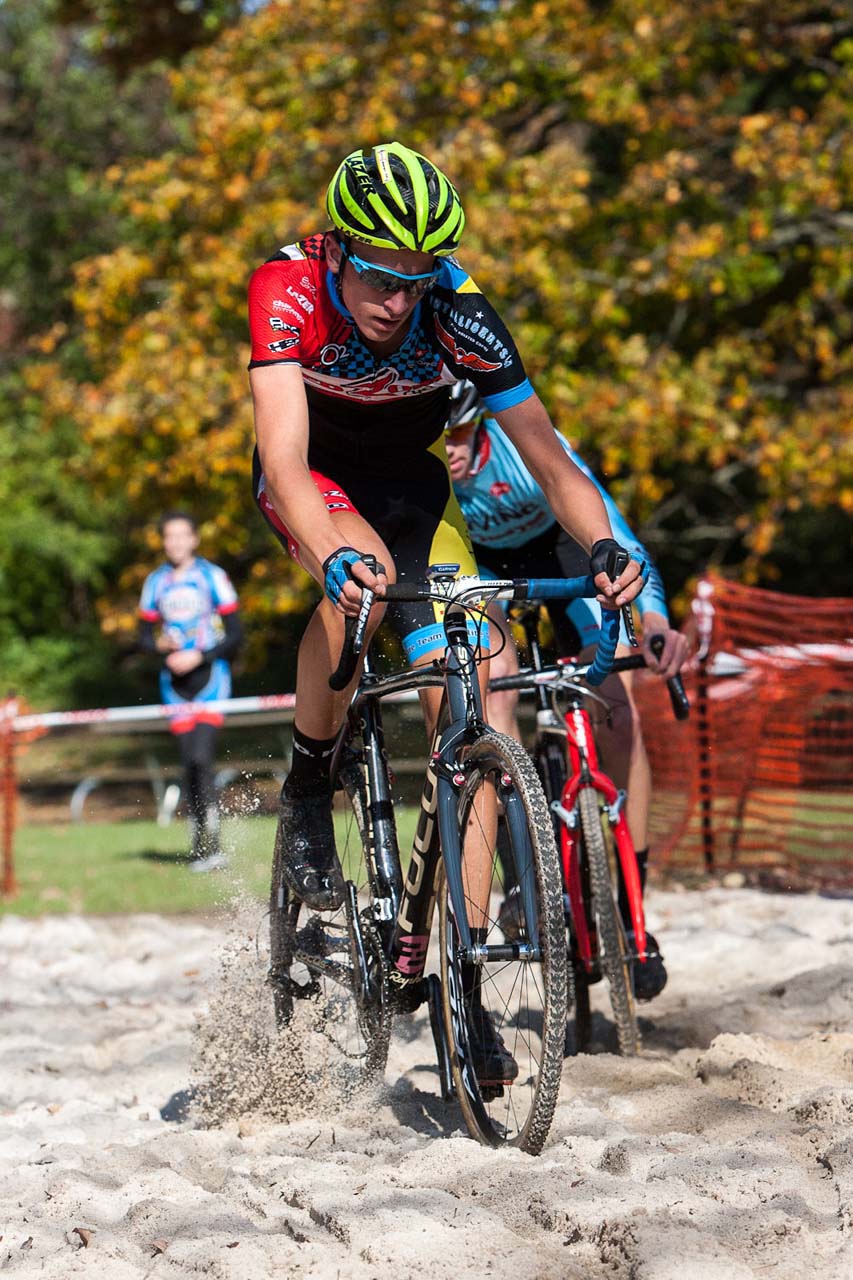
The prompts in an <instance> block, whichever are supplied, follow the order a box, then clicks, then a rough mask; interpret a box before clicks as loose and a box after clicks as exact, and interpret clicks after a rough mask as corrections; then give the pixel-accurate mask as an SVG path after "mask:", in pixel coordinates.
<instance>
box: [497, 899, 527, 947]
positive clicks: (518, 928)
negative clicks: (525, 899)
mask: <svg viewBox="0 0 853 1280" xmlns="http://www.w3.org/2000/svg"><path fill="white" fill-rule="evenodd" d="M523 927H524V908H523V907H522V905H521V893H520V892H519V889H518V885H516V886H515V888H514V889H510V891H509V893H508V894H507V895H506V897H505V898H504V900H503V902H502V903H501V905H500V910H499V911H498V928H499V929H500V931H501V933H502V934H503V936H504V941H505V942H518V941H519V939H520V938H521V932H522V929H523Z"/></svg>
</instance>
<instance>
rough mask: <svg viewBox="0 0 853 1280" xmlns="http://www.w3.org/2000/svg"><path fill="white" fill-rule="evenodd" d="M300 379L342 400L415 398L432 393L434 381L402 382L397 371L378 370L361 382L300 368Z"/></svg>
mask: <svg viewBox="0 0 853 1280" xmlns="http://www.w3.org/2000/svg"><path fill="white" fill-rule="evenodd" d="M302 377H303V379H304V380H305V383H306V385H307V386H309V387H314V388H315V389H316V390H317V391H322V392H323V393H324V394H325V395H329V396H336V397H338V398H339V399H342V400H362V401H368V402H369V401H371V400H396V399H397V398H398V397H400V396H416V395H421V394H423V393H425V392H427V391H435V389H436V383H435V381H434V380H433V381H430V382H411V381H409V379H407V378H401V377H400V375H399V373H398V372H397V370H396V369H380V370H379V372H378V373H370V374H367V375H366V376H365V377H363V378H337V377H335V376H334V375H331V374H327V373H322V372H320V371H319V370H317V369H309V368H306V367H305V366H303V369H302Z"/></svg>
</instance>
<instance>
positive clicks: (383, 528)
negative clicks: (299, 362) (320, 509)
mask: <svg viewBox="0 0 853 1280" xmlns="http://www.w3.org/2000/svg"><path fill="white" fill-rule="evenodd" d="M311 462H312V464H313V463H314V459H313V458H312V459H311ZM311 474H312V475H313V477H314V481H315V483H316V484H317V487H318V489H319V491H320V493H321V494H322V495H323V497H324V498H325V501H326V508H327V510H328V511H330V512H331V513H332V514H334V512H335V511H355V512H357V513H358V515H360V516H361V517H362V519H364V520H366V521H367V523H368V524H369V525H370V526H371V527H372V528H374V529H375V530H376V532H377V533H378V534H379V536H380V537H381V538H382V540H383V542H384V543H385V545H386V546H387V547H388V550H389V551H390V552H391V554H392V555H393V557H394V565H395V568H396V570H397V581H398V582H405V581H406V580H407V579H408V580H409V581H412V580H418V579H422V578H423V577H424V576H425V574H426V570H427V569H428V568H429V567H430V565H434V564H457V565H459V573H460V574H475V573H476V572H477V563H476V560H475V559H474V554H473V551H472V550H471V540H470V537H469V534H468V529H467V526H466V524H465V521H464V519H463V517H462V512H461V511H460V509H459V504H458V503H457V501H456V498H455V497H454V495H453V489H452V486H451V484H450V475H449V473H448V470H447V461H446V455H445V451H444V442H443V439H439V440H438V441H436V442H435V444H433V445H432V447H431V448H430V449H429V450H427V451H426V452H425V453H422V454H419V455H418V456H417V457H416V458H414V459H412V462H411V466H410V468H409V470H408V474H406V475H396V476H393V477H390V478H388V477H382V478H377V476H375V475H373V474H370V475H368V474H365V473H364V472H363V471H360V470H356V469H355V468H353V467H351V466H349V465H348V464H347V460H343V461H338V462H337V463H335V464H333V465H330V464H329V462H328V461H327V460H323V465H322V469H321V468H320V467H319V466H318V467H317V469H316V470H312V472H311ZM252 491H253V495H254V499H255V502H256V503H257V506H258V508H259V510H260V512H261V514H262V515H263V517H264V519H265V520H266V522H267V524H268V525H269V526H270V528H271V529H272V531H273V533H274V534H275V536H276V537H277V538H278V540H279V542H280V543H281V545H282V546H283V547H284V548H285V550H287V551H288V552H289V553H290V554H291V555H292V556H293V557H294V559H296V560H297V561H299V547H298V545H297V544H296V542H295V541H294V539H293V537H292V536H291V534H290V533H289V531H288V530H287V528H286V527H285V525H284V524H283V523H282V521H281V519H280V517H279V516H278V515H277V513H276V512H275V510H274V509H273V507H272V504H271V502H270V501H269V497H268V496H267V494H266V491H265V485H264V476H263V471H262V469H261V464H260V458H259V457H258V452H257V449H256V450H255V456H254V459H253V464H252ZM440 618H441V606H440V605H433V604H430V602H429V601H419V602H417V603H413V604H404V603H402V602H397V601H395V602H393V603H391V604H389V605H388V610H387V613H386V620H387V621H388V622H389V624H390V625H391V626H392V627H393V629H394V631H395V632H396V633H397V635H398V636H399V637H400V639H401V641H402V643H403V648H404V649H405V651H406V656H407V658H408V659H409V661H410V662H412V661H414V660H415V659H421V658H424V657H426V656H428V655H429V654H431V653H433V652H434V651H436V650H442V649H444V647H445V641H444V638H443V633H441V631H440V628H437V626H436V624H437V623H438V622H439V621H440ZM483 642H484V644H485V634H484V635H483Z"/></svg>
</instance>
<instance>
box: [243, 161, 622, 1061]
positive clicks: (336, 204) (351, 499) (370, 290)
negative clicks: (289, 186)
mask: <svg viewBox="0 0 853 1280" xmlns="http://www.w3.org/2000/svg"><path fill="white" fill-rule="evenodd" d="M326 203H327V209H328V214H329V219H330V221H331V224H332V225H331V227H330V228H328V229H326V230H323V231H319V232H317V233H316V234H314V235H310V236H307V237H306V238H305V239H303V240H301V241H299V242H298V243H296V244H288V245H286V246H284V247H283V248H281V249H279V250H278V252H277V253H276V254H274V255H273V256H272V257H271V258H270V259H269V260H268V261H267V262H265V263H264V264H263V265H262V266H261V267H259V268H258V270H257V271H255V273H254V274H253V276H252V279H251V283H250V286H249V324H250V330H251V339H252V356H251V362H250V365H249V368H250V379H251V386H252V394H253V398H254V408H255V427H256V434H257V446H258V447H257V450H256V454H255V462H254V496H255V500H256V502H257V504H258V506H259V508H260V510H261V512H262V514H263V515H264V517H265V519H266V520H267V522H268V523H269V525H270V526H271V528H272V529H273V531H274V532H275V534H276V535H277V537H278V538H279V540H280V541H281V543H282V545H283V546H284V547H285V548H286V549H287V550H288V551H289V553H290V554H291V555H292V556H293V557H294V558H295V559H296V560H297V561H298V562H299V563H300V564H301V565H302V566H303V567H304V568H305V569H306V570H307V571H308V572H309V573H310V574H311V575H312V577H313V578H314V579H315V581H316V582H317V583H318V584H319V585H320V587H321V588H323V590H324V592H325V598H324V599H323V600H322V601H321V602H320V604H319V605H318V607H317V609H316V611H315V613H314V615H313V617H312V618H311V620H310V622H309V623H308V626H307V628H306V630H305V633H304V636H303V638H302V642H301V644H300V651H299V665H298V673H297V682H296V713H295V723H294V730H293V760H292V766H291V770H290V773H289V775H288V778H287V781H286V782H285V785H284V787H283V789H282V797H281V809H280V824H281V836H282V842H281V847H282V849H283V851H284V867H283V874H284V877H285V879H286V881H287V884H288V887H289V889H290V891H291V892H292V893H293V894H294V895H295V896H296V897H297V898H300V899H302V901H304V902H305V903H307V904H308V905H309V907H312V908H313V909H315V910H326V909H334V908H336V907H338V906H339V905H340V903H341V901H342V899H343V894H344V884H343V878H342V875H341V869H340V866H339V864H338V860H337V855H336V851H335V844H334V834H333V828H332V818H331V794H330V784H329V772H328V766H329V757H330V755H331V752H332V748H333V745H334V741H335V735H336V733H337V731H338V728H339V727H340V725H341V723H342V722H343V718H344V716H345V714H346V708H347V705H348V703H349V700H350V697H351V694H352V686H351V687H350V688H348V689H346V690H344V691H343V692H342V693H333V692H332V691H331V690H330V688H329V676H330V674H331V673H332V671H333V670H334V669H335V666H336V665H337V658H338V655H339V653H340V651H341V647H342V643H343V630H344V619H345V617H346V616H354V615H355V614H357V612H358V608H359V604H360V599H361V584H363V585H364V586H367V587H370V588H374V589H376V590H377V591H378V593H379V595H380V596H381V594H382V592H383V590H384V586H385V584H386V582H388V581H395V580H397V579H398V578H410V579H415V578H422V577H424V575H425V571H426V570H427V568H428V567H429V566H430V565H432V564H436V563H442V564H447V563H451V564H453V565H454V566H458V570H457V571H458V572H459V573H462V574H465V573H475V572H476V562H475V560H474V557H473V554H472V551H471V544H470V540H469V537H468V533H467V530H466V528H465V523H464V521H463V519H462V514H461V512H460V510H459V506H458V504H457V502H456V499H455V498H454V496H453V490H452V486H451V483H450V477H449V473H448V464H447V454H446V451H445V446H444V434H443V433H444V423H445V420H446V418H447V408H448V401H449V395H450V388H451V387H452V386H453V384H454V383H455V382H457V381H460V380H462V379H464V378H470V380H471V381H472V382H473V383H474V385H475V386H476V387H477V390H478V392H479V394H480V395H481V397H482V398H483V400H484V402H485V404H486V405H487V407H488V409H489V411H490V412H491V413H493V414H494V415H495V417H496V418H497V419H498V420H499V422H500V423H501V426H502V427H503V429H504V430H505V431H506V433H507V435H508V436H509V437H510V438H511V439H512V440H513V442H514V443H515V444H516V445H517V447H518V449H519V452H520V453H521V455H522V457H523V458H524V461H525V463H526V465H527V466H528V467H529V468H530V470H531V472H533V474H534V475H535V476H536V477H537V479H538V480H539V482H540V484H541V485H542V488H543V490H544V492H545V494H546V496H547V499H548V502H549V504H550V505H551V507H552V509H553V511H554V514H555V517H556V518H557V520H559V522H560V523H561V524H562V525H564V526H565V527H566V529H567V530H568V531H569V532H570V533H571V534H572V536H573V537H574V538H575V539H576V540H577V541H578V542H579V543H580V544H581V546H582V547H583V548H584V550H585V551H586V553H587V554H588V555H589V556H590V564H591V570H592V572H593V575H594V576H595V579H596V585H597V587H598V589H599V592H600V596H599V601H600V603H602V604H603V605H605V606H610V607H614V606H620V605H622V604H627V603H628V602H629V601H630V600H632V599H633V598H634V596H636V594H637V593H638V591H639V590H640V588H641V586H642V578H641V574H640V567H639V565H638V564H637V563H636V562H635V561H629V563H628V565H627V567H626V568H624V569H623V570H622V571H621V572H620V573H619V574H618V575H616V573H615V570H614V571H613V573H612V574H608V572H607V569H608V566H609V567H610V568H611V570H613V555H614V553H616V552H619V551H621V548H620V547H619V546H618V544H617V543H616V542H615V541H614V540H613V537H612V531H611V528H610V522H609V520H608V517H607V512H606V510H605V507H604V503H603V502H602V499H601V497H600V495H599V492H598V490H597V489H596V487H595V485H594V484H593V483H592V482H591V481H590V480H589V479H587V477H586V476H585V475H583V473H582V472H581V471H580V470H579V469H578V468H577V467H576V466H574V464H573V463H572V462H571V461H570V460H569V459H568V458H567V456H566V454H565V452H564V451H563V450H562V449H561V448H560V445H559V444H558V442H557V440H556V437H555V435H554V431H553V428H552V426H551V422H550V419H549V417H548V414H547V412H546V410H545V408H544V406H543V405H542V403H541V401H540V400H539V398H538V397H537V395H536V393H535V392H534V390H533V387H532V386H531V384H530V382H529V380H528V378H527V375H526V373H525V371H524V366H523V364H522V361H521V357H520V355H519V353H518V350H517V348H516V345H515V343H514V341H513V339H512V336H511V334H510V332H509V330H508V329H507V327H506V325H505V324H504V323H503V321H502V320H501V318H500V316H499V315H498V313H497V311H496V310H495V308H494V307H493V306H492V305H491V303H489V301H488V300H487V299H486V297H485V296H484V295H483V293H482V292H481V291H480V289H479V288H478V286H477V284H476V283H475V282H474V280H472V278H471V277H470V276H469V274H468V273H467V272H466V271H465V270H464V268H463V267H462V266H461V265H460V264H459V263H458V262H457V260H456V258H455V257H454V256H453V255H454V253H455V251H456V249H457V247H458V244H459V240H460V237H461V235H462V231H463V228H464V226H465V217H464V214H463V211H462V205H461V202H460V200H459V196H458V194H457V192H456V189H455V188H454V186H453V184H452V183H451V182H450V181H449V180H448V178H447V177H446V176H445V175H444V174H443V173H442V171H441V170H440V169H439V168H438V167H437V166H436V165H435V164H433V163H432V162H431V161H430V160H428V159H427V158H426V157H425V156H423V155H421V154H420V153H419V152H417V151H414V150H412V149H411V148H409V147H406V146H404V145H403V144H401V143H399V142H390V143H384V144H381V145H378V146H375V147H373V148H372V149H364V150H358V151H353V152H351V153H350V154H349V155H348V156H347V157H346V158H345V159H344V160H343V161H342V163H341V164H340V165H339V167H338V169H337V171H336V172H335V174H334V176H333V178H332V180H331V183H330V184H329V188H328V192H327V202H326ZM365 554H369V555H372V556H374V557H375V558H376V560H377V561H378V562H379V564H380V565H383V566H384V571H383V572H382V573H380V574H379V575H378V576H377V575H376V574H374V573H372V572H371V571H370V569H369V568H368V567H367V566H366V565H365V563H364V561H363V559H362V557H363V556H364V555H365ZM380 616H381V609H375V610H374V611H373V618H372V622H373V625H374V626H375V625H378V623H379V621H380ZM387 617H388V620H389V622H391V623H392V624H393V625H394V626H395V628H396V629H397V631H398V632H399V634H400V636H401V639H402V641H403V645H404V647H405V650H406V653H407V655H408V657H409V660H410V661H411V662H412V663H413V664H417V665H420V664H422V663H428V662H430V661H432V659H433V658H434V657H436V656H438V655H439V654H440V653H442V652H443V651H444V638H443V632H442V630H441V628H440V626H439V625H438V621H437V617H436V613H435V611H434V608H433V606H432V605H431V604H429V603H425V604H423V603H422V604H418V605H398V604H396V603H395V604H393V605H392V606H390V607H389V609H388V613H387ZM487 667H488V664H487V663H484V664H483V668H482V669H481V680H483V682H485V680H486V679H487V678H488V671H487ZM428 694H429V695H435V696H429V697H427V698H426V699H425V702H426V715H427V721H428V727H429V728H430V731H431V729H432V725H433V724H434V721H435V718H436V716H437V713H438V699H439V695H438V691H436V690H429V691H428ZM472 875H476V871H474V872H472ZM486 906H487V904H481V908H482V911H483V918H484V920H485V909H486ZM478 1034H479V1035H480V1038H481V1041H482V1043H481V1046H480V1050H481V1052H480V1057H481V1059H482V1065H483V1069H484V1070H488V1071H489V1074H490V1077H493V1076H494V1074H495V1070H496V1068H497V1069H505V1070H506V1072H507V1078H508V1079H511V1078H512V1074H511V1073H512V1071H513V1070H517V1069H516V1068H515V1064H514V1062H512V1059H511V1057H510V1055H509V1053H508V1051H507V1050H506V1049H505V1047H504V1046H503V1045H502V1044H501V1043H500V1037H499V1036H497V1034H496V1033H495V1032H494V1029H493V1028H489V1027H488V1026H485V1025H484V1026H483V1027H482V1028H480V1030H479V1032H478Z"/></svg>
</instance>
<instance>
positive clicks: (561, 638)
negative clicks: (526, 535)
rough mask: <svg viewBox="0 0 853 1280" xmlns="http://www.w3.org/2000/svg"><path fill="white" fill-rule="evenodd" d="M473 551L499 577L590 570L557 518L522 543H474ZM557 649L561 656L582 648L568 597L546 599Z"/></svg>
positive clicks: (579, 573)
mask: <svg viewBox="0 0 853 1280" xmlns="http://www.w3.org/2000/svg"><path fill="white" fill-rule="evenodd" d="M474 555H475V556H476V557H477V564H478V565H479V566H480V568H481V569H483V570H486V571H487V572H488V573H491V574H494V576H495V577H496V578H580V577H583V576H584V575H585V574H587V573H589V555H588V554H587V552H586V551H584V549H583V547H582V546H581V545H580V543H578V542H575V540H574V538H572V537H571V536H570V535H569V534H568V533H566V531H565V529H563V528H562V526H561V525H559V524H557V522H556V521H555V522H554V524H553V525H552V526H551V528H550V529H546V530H545V532H544V533H540V534H538V535H537V536H536V537H535V538H531V539H530V541H529V542H525V543H524V544H523V546H520V547H483V546H480V545H478V544H477V543H474ZM545 607H546V609H547V610H548V616H549V617H550V619H551V625H552V626H553V628H554V639H555V642H556V645H557V652H558V653H559V654H561V655H562V656H564V657H566V656H568V655H573V654H576V653H579V652H580V650H581V647H582V646H581V638H580V636H579V635H578V631H577V628H576V627H575V625H574V623H573V622H572V620H571V619H570V618H569V617H568V616H567V614H566V602H565V600H548V601H546V603H545Z"/></svg>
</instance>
